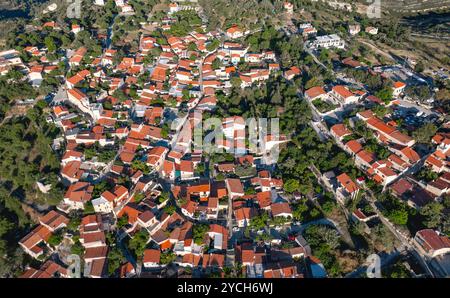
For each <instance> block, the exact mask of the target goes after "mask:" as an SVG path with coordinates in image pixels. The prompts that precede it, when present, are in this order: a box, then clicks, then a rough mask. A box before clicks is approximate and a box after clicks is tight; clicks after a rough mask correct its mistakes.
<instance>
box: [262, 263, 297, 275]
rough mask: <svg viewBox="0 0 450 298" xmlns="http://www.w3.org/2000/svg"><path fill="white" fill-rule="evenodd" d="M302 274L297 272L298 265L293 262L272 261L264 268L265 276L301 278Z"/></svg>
mask: <svg viewBox="0 0 450 298" xmlns="http://www.w3.org/2000/svg"><path fill="white" fill-rule="evenodd" d="M302 276H303V275H302V274H300V273H298V272H297V266H296V265H295V264H293V263H291V262H277V263H271V264H268V265H267V267H266V268H265V270H264V278H299V277H302Z"/></svg>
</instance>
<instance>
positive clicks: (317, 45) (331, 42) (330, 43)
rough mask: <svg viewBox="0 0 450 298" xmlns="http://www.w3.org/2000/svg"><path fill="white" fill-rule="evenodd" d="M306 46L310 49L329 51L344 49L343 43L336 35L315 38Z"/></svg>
mask: <svg viewBox="0 0 450 298" xmlns="http://www.w3.org/2000/svg"><path fill="white" fill-rule="evenodd" d="M307 46H308V47H309V48H311V49H321V48H325V49H329V48H338V49H343V48H345V41H344V40H343V39H341V38H340V37H339V36H338V35H337V34H331V35H322V36H317V37H316V39H315V40H314V41H312V42H308V43H307Z"/></svg>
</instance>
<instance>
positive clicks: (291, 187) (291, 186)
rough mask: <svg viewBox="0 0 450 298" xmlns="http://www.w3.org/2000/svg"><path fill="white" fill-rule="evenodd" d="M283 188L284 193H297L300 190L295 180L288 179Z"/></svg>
mask: <svg viewBox="0 0 450 298" xmlns="http://www.w3.org/2000/svg"><path fill="white" fill-rule="evenodd" d="M283 188H284V190H285V191H286V192H288V193H293V192H295V191H298V189H299V188H300V183H299V182H298V180H296V179H289V180H287V181H286V182H285V183H284V185H283Z"/></svg>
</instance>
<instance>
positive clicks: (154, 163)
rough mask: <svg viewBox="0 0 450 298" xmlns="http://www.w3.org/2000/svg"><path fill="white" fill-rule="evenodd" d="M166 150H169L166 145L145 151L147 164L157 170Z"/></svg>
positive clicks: (160, 165)
mask: <svg viewBox="0 0 450 298" xmlns="http://www.w3.org/2000/svg"><path fill="white" fill-rule="evenodd" d="M167 152H169V149H168V148H166V147H161V146H157V147H154V148H152V149H151V150H150V151H149V152H148V153H147V165H149V166H150V167H151V168H153V169H154V170H155V171H159V170H160V169H161V167H162V166H163V163H164V159H165V157H166V154H167Z"/></svg>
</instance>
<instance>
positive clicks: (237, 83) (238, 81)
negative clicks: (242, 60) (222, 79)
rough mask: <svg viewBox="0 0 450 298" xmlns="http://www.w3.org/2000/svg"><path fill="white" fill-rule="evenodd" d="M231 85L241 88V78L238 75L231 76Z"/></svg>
mask: <svg viewBox="0 0 450 298" xmlns="http://www.w3.org/2000/svg"><path fill="white" fill-rule="evenodd" d="M230 82H231V86H233V87H234V88H241V83H242V81H241V79H240V78H239V77H232V78H231V80H230Z"/></svg>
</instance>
